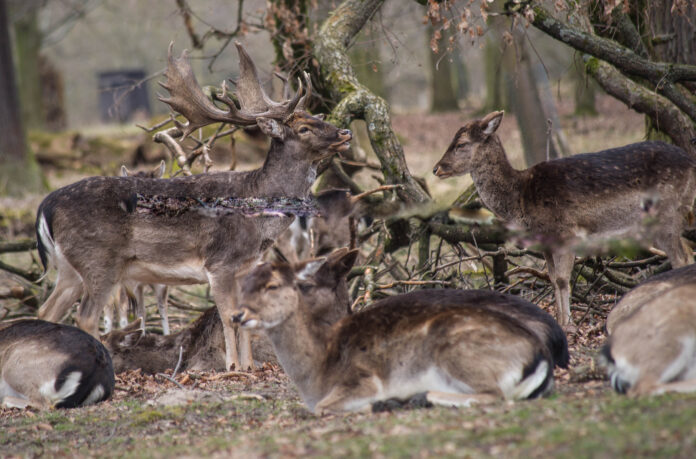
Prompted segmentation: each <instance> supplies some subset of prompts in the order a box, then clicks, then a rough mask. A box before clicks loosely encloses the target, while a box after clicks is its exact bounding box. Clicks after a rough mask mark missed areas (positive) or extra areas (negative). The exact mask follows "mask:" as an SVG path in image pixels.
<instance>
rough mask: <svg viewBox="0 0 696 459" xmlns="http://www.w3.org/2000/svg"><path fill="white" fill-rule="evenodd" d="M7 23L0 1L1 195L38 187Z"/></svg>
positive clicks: (3, 0) (36, 172) (39, 182)
mask: <svg viewBox="0 0 696 459" xmlns="http://www.w3.org/2000/svg"><path fill="white" fill-rule="evenodd" d="M10 43H11V42H10V31H9V21H8V17H7V8H6V5H5V0H0V126H2V129H3V133H2V135H0V195H3V194H10V195H20V194H22V193H24V192H25V191H38V190H39V189H40V187H41V180H40V173H39V169H38V166H37V165H36V162H35V161H34V160H33V158H32V157H31V156H30V155H28V151H27V144H26V139H25V137H24V127H23V125H22V116H21V112H20V105H19V100H18V97H17V86H16V84H15V79H14V67H13V62H12V48H11V44H10Z"/></svg>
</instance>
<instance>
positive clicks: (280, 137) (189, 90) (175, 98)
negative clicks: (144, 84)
mask: <svg viewBox="0 0 696 459" xmlns="http://www.w3.org/2000/svg"><path fill="white" fill-rule="evenodd" d="M235 45H236V46H237V51H238V53H239V67H240V76H239V79H238V80H237V81H236V83H235V84H236V94H234V95H232V96H231V95H230V94H229V93H228V90H227V84H226V83H225V82H223V83H222V92H221V93H219V94H213V99H214V100H215V101H217V102H221V103H222V104H224V105H225V106H226V107H227V109H226V110H224V109H221V108H219V107H218V106H217V105H216V104H215V103H214V102H213V101H212V100H210V99H209V98H208V97H207V96H206V95H205V93H204V92H203V90H202V89H201V87H200V86H199V84H198V82H197V80H196V77H195V75H194V74H193V70H192V69H191V65H190V64H189V61H188V53H187V51H186V50H184V51H183V52H182V54H181V57H179V58H175V57H174V56H173V55H172V48H173V44H170V46H169V53H168V65H167V70H166V72H165V74H164V75H165V77H166V78H167V80H166V81H165V82H160V84H161V85H162V87H164V88H165V89H166V90H167V91H169V93H170V96H169V97H163V96H159V100H161V101H162V102H164V103H166V104H168V105H169V106H170V107H171V108H172V109H173V110H174V111H176V112H178V113H180V114H181V115H183V116H184V117H185V118H186V119H187V120H188V121H187V122H186V124H183V123H180V122H178V121H175V123H176V126H177V128H178V130H179V132H177V133H175V134H173V136H180V137H181V139H180V141H179V143H180V142H183V141H184V140H185V139H186V138H187V137H188V136H189V135H190V134H191V133H192V132H193V131H195V130H196V129H198V128H201V127H204V126H207V125H209V124H212V123H216V122H223V123H229V124H233V125H237V126H251V125H254V124H255V125H257V126H258V127H259V128H260V129H261V131H262V132H263V133H264V134H266V135H268V136H269V137H270V138H271V139H272V141H273V142H275V143H282V144H285V145H286V146H290V148H291V150H292V146H293V144H297V147H298V148H296V149H294V150H299V151H302V152H303V153H304V154H305V156H306V155H310V158H311V159H312V160H313V161H320V160H321V159H323V158H324V157H325V156H328V155H332V154H334V153H337V152H341V151H345V150H346V149H348V148H349V142H350V140H351V138H352V133H351V131H349V130H348V129H339V128H337V127H335V126H333V125H331V124H329V123H327V122H325V121H323V117H320V116H312V115H310V114H308V113H307V112H305V104H306V102H307V100H308V99H309V98H310V97H311V91H312V86H311V80H310V78H309V75H307V73H303V75H302V76H303V79H304V82H305V83H304V85H303V83H302V79H298V89H297V91H296V92H295V94H294V96H293V97H292V98H288V99H286V100H283V101H281V102H275V101H273V100H272V99H271V98H270V97H269V96H268V95H267V94H266V92H265V91H264V90H263V87H262V86H261V82H260V81H259V77H258V73H257V71H256V66H255V65H254V62H253V61H252V60H251V58H250V57H249V55H248V54H247V52H246V51H245V49H244V47H243V46H242V45H241V43H239V42H236V43H235ZM284 82H285V83H286V89H287V81H286V80H284ZM284 92H285V93H287V90H285V91H284ZM237 103H238V104H239V107H238V106H237ZM272 148H273V147H272ZM288 159H294V158H288Z"/></svg>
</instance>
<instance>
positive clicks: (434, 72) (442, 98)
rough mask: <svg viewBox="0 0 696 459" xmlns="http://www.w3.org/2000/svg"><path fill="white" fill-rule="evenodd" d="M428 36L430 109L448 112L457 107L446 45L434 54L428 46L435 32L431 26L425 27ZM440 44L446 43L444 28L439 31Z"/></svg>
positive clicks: (446, 35)
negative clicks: (440, 36)
mask: <svg viewBox="0 0 696 459" xmlns="http://www.w3.org/2000/svg"><path fill="white" fill-rule="evenodd" d="M427 33H428V36H427V37H426V38H427V44H428V58H429V59H428V60H429V62H430V75H431V78H430V94H431V99H430V111H432V112H449V111H456V110H458V109H459V105H458V104H457V94H456V93H455V91H454V82H453V80H452V73H453V72H452V70H453V69H452V64H451V62H450V56H448V55H447V50H446V46H442V47H441V48H440V52H439V53H438V54H435V52H433V50H432V49H431V46H430V41H431V39H432V37H433V34H434V33H435V29H434V28H433V26H428V28H427ZM441 33H442V39H441V44H442V45H446V44H447V37H448V35H449V34H447V32H446V31H445V30H443V31H441Z"/></svg>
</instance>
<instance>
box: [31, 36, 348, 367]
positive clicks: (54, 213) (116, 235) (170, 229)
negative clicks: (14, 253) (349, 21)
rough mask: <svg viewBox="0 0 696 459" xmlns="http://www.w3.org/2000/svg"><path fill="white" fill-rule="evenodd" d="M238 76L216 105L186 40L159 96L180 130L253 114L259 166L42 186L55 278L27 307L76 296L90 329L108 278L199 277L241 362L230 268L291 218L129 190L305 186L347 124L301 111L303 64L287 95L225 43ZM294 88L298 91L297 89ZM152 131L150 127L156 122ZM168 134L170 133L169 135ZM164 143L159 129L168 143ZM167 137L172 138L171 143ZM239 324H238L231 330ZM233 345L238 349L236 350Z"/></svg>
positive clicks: (66, 303) (296, 193) (248, 363)
mask: <svg viewBox="0 0 696 459" xmlns="http://www.w3.org/2000/svg"><path fill="white" fill-rule="evenodd" d="M237 49H238V52H239V59H240V77H239V80H238V81H237V93H236V98H237V100H238V101H239V105H240V107H237V106H236V104H235V101H234V100H233V99H232V98H231V97H230V96H229V95H227V94H226V91H225V86H224V84H223V93H222V94H220V95H217V97H216V98H217V99H218V100H219V101H221V102H223V103H224V104H226V105H227V107H228V109H227V110H222V109H220V108H218V107H217V106H216V105H215V104H214V103H213V102H211V100H210V99H208V98H207V97H206V96H205V94H204V93H203V91H202V90H201V88H200V86H199V85H198V82H197V81H196V78H195V76H194V74H193V71H192V70H191V67H190V64H189V62H188V59H187V55H186V51H184V53H182V55H181V57H180V58H174V57H173V56H172V52H171V51H172V46H171V45H170V48H169V58H168V66H167V71H166V72H165V76H166V78H167V81H166V82H165V83H163V84H162V86H163V87H164V88H166V89H167V90H168V91H169V93H170V97H169V98H161V100H162V101H164V102H165V103H167V104H169V105H170V106H171V107H172V108H173V109H174V110H175V111H177V112H178V113H180V114H181V115H183V116H184V117H185V118H186V119H187V120H188V123H187V124H178V127H179V129H178V131H179V132H178V133H177V134H180V135H181V138H182V141H183V139H185V138H186V137H188V135H189V134H191V133H192V132H193V131H194V130H196V129H198V128H200V127H203V126H205V125H208V124H211V123H214V122H225V123H230V124H236V125H240V126H250V125H254V124H255V125H257V126H258V127H259V128H260V129H261V131H262V132H264V133H265V134H266V135H268V136H269V137H270V138H271V146H270V149H269V152H268V156H267V158H266V161H265V162H264V164H263V166H262V167H261V168H260V169H256V170H253V171H248V172H235V171H227V172H217V173H204V174H199V175H195V176H187V177H176V178H172V179H166V180H163V179H142V178H138V177H91V178H87V179H84V180H81V181H79V182H76V183H74V184H72V185H68V186H66V187H63V188H61V189H58V190H56V191H54V192H52V193H51V194H49V195H48V196H47V197H46V199H44V201H43V202H42V203H41V205H40V206H39V210H38V214H37V220H36V231H37V236H38V247H39V254H40V256H41V260H42V262H43V264H44V267H47V266H48V263H49V260H52V264H53V265H55V267H56V268H57V270H58V276H57V279H56V286H55V289H54V291H53V293H52V294H51V296H50V297H49V298H48V299H47V300H46V303H45V304H44V305H43V306H42V307H41V308H40V310H39V317H41V318H43V319H46V320H50V321H59V320H61V319H62V318H63V317H64V316H65V315H66V313H67V312H68V310H69V309H70V307H71V306H72V304H73V303H74V302H75V301H77V300H78V299H79V298H80V296H82V301H81V303H80V307H79V310H78V314H77V319H76V320H77V324H78V325H79V327H80V328H82V329H83V330H86V331H88V332H89V333H91V334H93V335H96V334H97V332H98V321H99V316H100V314H101V312H102V310H103V308H104V305H105V303H106V302H107V301H108V299H109V297H110V296H111V293H112V292H113V290H114V288H115V287H116V286H118V285H119V284H121V283H122V282H128V281H136V282H140V283H159V284H168V285H179V284H194V283H204V282H207V283H209V284H210V288H211V292H212V295H213V298H214V300H215V303H216V305H217V307H218V310H219V312H220V316H221V318H222V325H223V330H224V334H225V344H226V352H225V365H226V367H227V368H230V367H231V366H232V365H234V366H235V367H236V368H238V369H239V368H244V369H247V368H249V367H252V366H253V361H252V358H251V349H250V348H249V340H248V337H244V336H242V338H243V339H241V340H240V349H239V352H238V348H237V343H236V337H235V329H234V328H233V324H232V323H231V321H230V317H231V314H232V312H233V311H234V310H235V309H236V297H237V280H236V277H237V275H238V273H240V272H242V271H244V270H245V269H247V268H249V267H251V266H252V265H253V263H254V262H255V261H256V260H257V259H258V258H259V256H260V254H261V253H262V252H263V251H265V250H266V249H267V248H268V247H270V246H271V245H272V244H273V240H274V239H275V238H276V237H277V236H278V235H279V234H280V233H281V232H282V231H284V230H285V229H286V228H287V227H288V225H290V223H291V222H292V220H293V218H294V216H293V215H287V214H282V213H278V212H274V213H271V214H268V213H266V214H264V213H261V214H257V215H248V216H247V215H242V214H240V213H235V212H222V213H219V214H218V213H217V212H216V211H215V210H214V209H211V208H194V207H192V208H189V209H188V210H186V209H180V210H179V211H178V212H175V213H173V214H172V213H167V212H164V213H162V214H159V213H155V212H148V211H147V209H145V211H143V212H140V211H137V203H138V199H139V198H138V196H145V197H148V196H150V197H153V196H163V197H165V198H193V199H196V200H198V201H200V202H202V201H201V200H205V199H208V200H211V201H214V200H215V199H217V198H225V197H230V196H233V197H241V198H245V197H256V198H258V197H265V198H273V197H283V196H291V197H306V196H307V194H308V192H309V189H310V187H311V185H312V183H313V182H314V179H315V177H316V164H317V163H318V162H319V161H320V160H322V159H324V158H326V157H329V156H331V155H333V154H335V153H337V152H340V151H345V150H346V149H347V148H348V147H349V142H350V140H351V137H352V134H351V132H350V131H349V130H346V129H338V128H337V127H335V126H333V125H331V124H329V123H326V122H324V121H323V120H322V119H321V118H319V117H314V116H311V115H309V114H308V113H306V112H305V111H304V104H305V100H306V99H307V97H308V96H309V91H310V84H309V79H308V77H307V75H305V82H306V86H307V91H306V92H305V91H304V89H303V87H302V84H300V87H299V89H298V90H297V92H296V94H295V95H294V97H293V98H292V99H288V100H285V101H283V102H274V101H272V100H271V99H270V98H269V97H268V96H267V95H266V94H265V92H264V91H263V89H262V88H261V85H260V82H259V80H258V76H257V73H256V68H255V67H254V64H253V62H252V61H251V58H250V57H249V56H248V54H247V53H246V51H245V50H244V48H243V47H242V46H241V44H239V43H237ZM303 92H305V93H304V95H303ZM158 134H159V133H158ZM172 137H174V135H172ZM172 143H176V142H175V141H174V140H173V139H171V138H170V139H169V140H168V145H170V144H172ZM174 149H178V150H181V149H182V147H181V145H180V144H178V143H176V145H174ZM242 335H244V334H242ZM240 354H241V355H240Z"/></svg>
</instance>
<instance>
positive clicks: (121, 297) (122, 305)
mask: <svg viewBox="0 0 696 459" xmlns="http://www.w3.org/2000/svg"><path fill="white" fill-rule="evenodd" d="M165 168H166V163H165V162H164V160H162V161H160V163H159V164H158V165H157V167H155V168H154V169H152V170H150V171H138V172H134V171H131V170H129V169H128V168H127V167H126V166H125V165H124V166H121V173H120V175H121V177H140V178H150V179H159V178H162V177H164V172H165ZM150 287H151V288H152V291H153V292H154V294H155V298H157V310H158V311H159V314H160V319H161V320H162V334H163V335H165V336H166V335H168V334H169V315H168V314H167V297H168V296H169V287H168V286H167V285H165V284H152V285H150ZM131 303H134V304H135V316H136V318H138V319H142V321H143V323H145V322H144V321H145V316H146V313H145V284H140V283H137V282H132V283H129V284H128V285H123V286H122V287H121V288H120V289H119V290H118V294H117V298H116V301H115V302H111V301H110V302H108V303H107V304H106V310H105V311H104V333H109V332H110V331H111V329H112V323H113V322H112V320H115V319H116V315H118V326H119V328H125V327H126V326H127V325H128V306H129V304H131Z"/></svg>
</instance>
